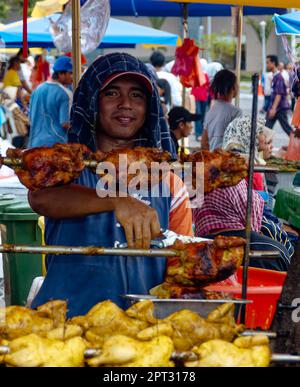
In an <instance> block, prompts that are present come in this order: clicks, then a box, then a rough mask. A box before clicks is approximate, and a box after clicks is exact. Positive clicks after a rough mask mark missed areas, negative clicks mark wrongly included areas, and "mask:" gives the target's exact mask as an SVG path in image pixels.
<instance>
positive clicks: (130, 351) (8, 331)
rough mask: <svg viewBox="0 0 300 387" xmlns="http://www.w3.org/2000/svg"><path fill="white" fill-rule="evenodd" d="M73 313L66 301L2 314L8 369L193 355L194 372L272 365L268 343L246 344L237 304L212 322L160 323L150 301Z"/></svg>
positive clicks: (147, 363)
mask: <svg viewBox="0 0 300 387" xmlns="http://www.w3.org/2000/svg"><path fill="white" fill-rule="evenodd" d="M66 312H67V304H66V302H65V301H60V300H55V301H50V302H48V303H46V304H44V305H42V306H40V307H38V308H37V310H31V309H28V308H26V307H22V306H9V307H6V308H2V309H0V363H2V364H5V365H7V366H16V367H17V366H23V367H24V366H31V367H46V366H60V367H82V366H90V367H97V366H124V367H134V366H135V367H160V366H161V367H173V366H175V362H174V359H176V357H177V356H178V354H180V353H181V354H182V353H183V352H186V351H192V355H193V358H191V357H190V354H189V353H187V354H185V355H187V356H185V357H184V359H185V360H184V362H185V365H186V366H208V365H211V366H214V365H217V366H222V365H224V366H228V365H237V366H238V365H240V366H245V365H247V366H268V365H269V363H270V357H271V353H270V349H269V343H268V339H267V338H266V337H265V336H261V335H260V336H255V337H252V338H249V337H238V335H239V333H241V332H242V331H243V330H244V327H243V326H242V325H238V324H237V323H236V322H235V320H234V305H233V304H232V303H225V304H221V305H220V306H219V307H218V308H216V309H215V310H213V311H212V312H211V313H210V314H209V315H208V316H207V317H206V318H202V317H201V316H200V315H199V314H197V313H195V312H192V311H190V310H180V311H177V312H175V313H173V314H171V315H169V316H167V317H166V318H164V319H157V318H156V317H155V314H154V305H153V302H152V301H149V300H146V301H141V302H138V303H136V304H134V305H132V306H131V307H130V308H129V309H127V310H126V311H124V310H122V309H120V308H119V307H118V306H117V305H115V304H114V303H112V302H111V301H109V300H107V301H103V302H101V303H99V304H97V305H95V306H94V307H93V308H92V309H91V310H90V311H89V312H88V313H87V314H86V315H84V316H77V317H73V318H71V319H69V320H67V319H66ZM233 340H235V341H233ZM1 346H2V347H1ZM3 348H5V349H7V352H8V353H6V354H4V351H3ZM1 349H2V352H1ZM92 349H94V350H95V351H94V353H93V356H92V357H90V356H88V353H90V352H91V350H92ZM1 353H2V355H1ZM195 357H196V360H195Z"/></svg>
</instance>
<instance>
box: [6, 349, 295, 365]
mask: <svg viewBox="0 0 300 387" xmlns="http://www.w3.org/2000/svg"><path fill="white" fill-rule="evenodd" d="M9 353H10V348H9V346H8V345H1V346H0V355H8V354H9ZM100 355H101V349H94V348H88V349H86V350H85V351H84V357H85V358H86V359H91V358H93V357H96V356H100ZM198 359H199V357H198V355H197V354H196V353H195V352H192V351H188V352H173V353H172V355H171V360H181V361H197V360H198ZM271 362H275V363H300V356H297V355H286V354H283V353H274V354H272V356H271Z"/></svg>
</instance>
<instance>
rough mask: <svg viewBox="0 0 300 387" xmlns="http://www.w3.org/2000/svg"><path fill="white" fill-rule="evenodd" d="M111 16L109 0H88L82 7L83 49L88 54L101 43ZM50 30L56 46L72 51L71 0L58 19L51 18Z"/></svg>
mask: <svg viewBox="0 0 300 387" xmlns="http://www.w3.org/2000/svg"><path fill="white" fill-rule="evenodd" d="M109 17H110V3H109V0H87V1H86V2H85V3H84V5H83V6H82V7H81V8H80V37H81V51H82V53H83V54H87V53H89V52H91V51H93V50H95V49H96V48H97V47H98V46H99V45H100V43H101V41H102V38H103V36H104V34H105V31H106V28H107V25H108V22H109ZM50 23H51V26H50V32H51V35H52V37H53V42H54V45H55V47H57V48H58V49H59V50H60V51H64V52H68V51H72V8H71V2H69V3H68V5H67V6H66V8H65V11H64V13H63V14H62V15H61V17H60V18H59V19H58V20H57V21H55V22H54V21H53V20H51V19H50Z"/></svg>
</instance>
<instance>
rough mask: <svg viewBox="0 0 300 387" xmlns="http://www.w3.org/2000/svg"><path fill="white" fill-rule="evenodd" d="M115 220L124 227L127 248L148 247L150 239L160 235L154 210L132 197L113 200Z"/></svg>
mask: <svg viewBox="0 0 300 387" xmlns="http://www.w3.org/2000/svg"><path fill="white" fill-rule="evenodd" d="M115 213H116V217H117V220H118V221H119V222H120V223H121V225H122V226H123V228H124V231H125V235H126V240H127V244H128V247H129V248H134V247H135V248H138V249H140V248H144V249H148V248H149V247H150V241H151V240H152V239H154V238H156V237H157V236H159V235H160V224H159V219H158V215H157V212H156V210H154V209H153V208H151V207H148V206H147V205H146V204H144V203H142V202H141V201H139V200H137V199H134V198H132V197H130V196H129V197H126V198H118V200H116V202H115Z"/></svg>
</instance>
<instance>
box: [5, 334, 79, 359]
mask: <svg viewBox="0 0 300 387" xmlns="http://www.w3.org/2000/svg"><path fill="white" fill-rule="evenodd" d="M9 349H10V352H9V353H8V354H7V355H4V356H3V362H4V363H5V364H8V365H10V366H17V367H83V366H84V351H85V349H86V343H85V341H84V339H83V338H82V337H74V338H71V339H69V340H66V341H61V340H50V339H48V338H45V337H40V336H38V335H36V334H29V335H26V336H22V337H19V338H17V339H14V340H12V341H10V343H9Z"/></svg>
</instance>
